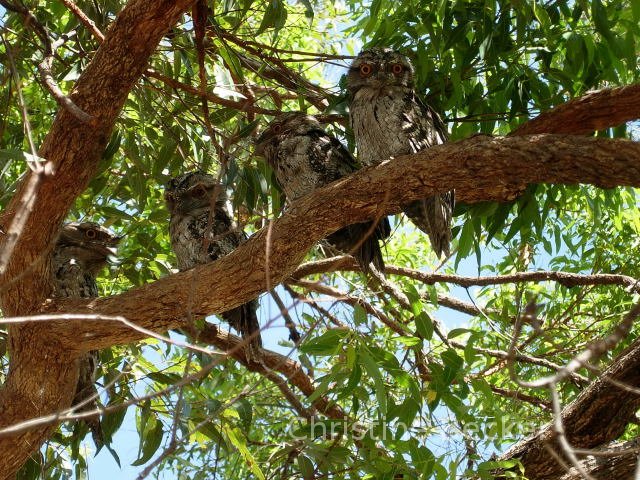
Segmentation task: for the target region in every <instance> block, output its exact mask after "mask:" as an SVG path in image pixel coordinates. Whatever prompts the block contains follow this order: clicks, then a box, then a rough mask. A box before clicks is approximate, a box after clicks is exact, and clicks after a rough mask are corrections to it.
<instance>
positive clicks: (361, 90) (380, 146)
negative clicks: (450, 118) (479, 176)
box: [347, 48, 455, 257]
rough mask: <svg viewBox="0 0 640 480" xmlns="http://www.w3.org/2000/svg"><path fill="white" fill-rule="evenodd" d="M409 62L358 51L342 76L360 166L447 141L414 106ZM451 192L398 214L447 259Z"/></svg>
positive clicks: (425, 108) (386, 52) (418, 104)
mask: <svg viewBox="0 0 640 480" xmlns="http://www.w3.org/2000/svg"><path fill="white" fill-rule="evenodd" d="M413 74H414V70H413V65H412V64H411V62H410V61H409V59H408V58H407V57H406V56H404V55H402V54H400V53H398V52H396V51H394V50H392V49H390V48H372V49H369V50H363V51H362V52H361V53H360V54H359V55H358V56H357V57H356V59H355V60H354V61H353V63H352V64H351V67H350V68H349V73H348V74H347V90H348V92H349V116H350V119H351V127H352V128H353V134H354V136H355V139H356V145H357V148H358V160H359V161H360V163H362V165H363V166H371V165H377V164H379V163H380V162H383V161H384V160H387V159H389V158H391V157H397V156H400V155H406V154H411V153H416V152H419V151H421V150H424V149H425V148H429V147H432V146H434V145H439V144H441V143H444V142H445V141H446V140H447V133H446V130H445V127H444V124H443V123H442V120H441V119H440V117H439V116H438V114H437V113H436V112H435V111H434V110H433V109H432V108H431V107H430V106H429V105H427V104H425V103H423V102H422V101H420V99H419V98H418V96H417V95H416V92H415V87H414V78H413ZM454 203H455V200H454V192H453V190H452V191H449V192H445V193H441V194H438V195H434V196H432V197H428V198H425V199H422V200H417V201H415V202H412V203H410V204H407V205H405V206H404V207H403V210H404V213H405V214H406V215H407V216H408V217H409V218H410V219H411V221H412V222H413V223H414V224H415V225H416V226H417V227H418V228H419V229H420V230H422V231H423V232H425V233H426V234H428V235H429V239H430V240H431V246H432V248H433V250H434V251H435V253H436V255H438V257H440V256H441V255H442V254H443V253H444V254H445V255H446V256H448V255H449V253H450V252H449V244H450V243H451V218H452V215H453V207H454Z"/></svg>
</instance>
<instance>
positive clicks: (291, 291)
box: [282, 283, 347, 328]
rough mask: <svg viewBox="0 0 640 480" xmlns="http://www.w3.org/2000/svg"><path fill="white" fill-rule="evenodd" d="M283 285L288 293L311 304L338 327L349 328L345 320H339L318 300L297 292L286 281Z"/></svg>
mask: <svg viewBox="0 0 640 480" xmlns="http://www.w3.org/2000/svg"><path fill="white" fill-rule="evenodd" d="M282 286H283V287H284V289H285V290H286V291H287V293H288V294H289V295H291V297H292V298H295V299H296V300H297V301H299V302H300V303H304V304H307V305H309V306H310V307H311V308H313V309H314V310H316V311H317V312H318V313H319V314H320V315H322V316H323V317H325V318H327V319H328V320H329V321H330V322H331V323H333V324H334V325H335V326H336V327H340V328H347V325H346V324H345V323H344V322H342V321H341V320H338V318H337V317H336V316H335V315H333V314H332V313H331V312H329V310H327V309H326V308H322V307H321V306H320V305H318V302H316V301H315V300H313V299H312V298H309V297H307V296H305V295H302V294H301V293H298V292H296V291H295V290H294V289H293V288H291V286H289V285H287V284H286V283H283V284H282Z"/></svg>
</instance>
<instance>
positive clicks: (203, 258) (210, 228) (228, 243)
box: [169, 209, 244, 270]
mask: <svg viewBox="0 0 640 480" xmlns="http://www.w3.org/2000/svg"><path fill="white" fill-rule="evenodd" d="M169 236H170V238H171V246H172V248H173V251H174V253H175V254H176V259H177V260H178V268H179V269H180V270H187V269H189V268H193V267H195V266H196V265H201V264H203V263H208V262H211V261H213V260H217V259H218V258H220V257H223V256H225V255H227V254H229V253H231V252H232V251H233V250H234V249H235V248H236V247H237V246H238V245H240V243H242V241H243V240H244V236H243V234H242V233H240V232H239V231H237V229H236V228H235V225H234V223H233V221H232V219H231V218H229V216H228V215H227V214H226V212H223V211H218V209H216V211H215V214H214V215H213V217H212V218H211V219H210V218H209V210H208V209H207V210H204V211H200V212H197V213H195V214H193V215H179V214H175V215H172V216H171V221H170V224H169Z"/></svg>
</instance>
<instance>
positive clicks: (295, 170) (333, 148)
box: [256, 112, 391, 272]
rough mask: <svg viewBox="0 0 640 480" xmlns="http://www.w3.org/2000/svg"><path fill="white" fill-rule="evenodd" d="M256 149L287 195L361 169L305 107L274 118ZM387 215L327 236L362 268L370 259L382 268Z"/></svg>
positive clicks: (307, 190) (293, 195) (302, 192)
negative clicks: (303, 111) (301, 110)
mask: <svg viewBox="0 0 640 480" xmlns="http://www.w3.org/2000/svg"><path fill="white" fill-rule="evenodd" d="M256 154H258V155H261V156H263V157H264V158H265V159H266V160H267V162H268V163H269V165H270V166H271V167H272V168H273V170H274V172H275V175H276V179H277V181H278V184H279V185H280V187H281V188H282V190H283V191H284V193H285V195H286V196H287V198H288V200H289V201H294V200H296V199H297V198H300V197H302V196H304V195H308V194H309V193H311V192H312V191H314V190H315V189H317V188H320V187H322V186H324V185H327V184H329V183H331V182H333V181H335V180H338V179H339V178H342V177H344V176H346V175H349V174H351V173H353V172H354V171H356V170H357V169H358V165H357V164H356V161H355V159H354V158H353V156H352V155H351V153H349V151H348V150H347V149H346V148H345V147H344V145H342V143H340V141H339V140H338V139H337V138H335V137H334V136H332V135H329V134H328V133H327V132H325V131H324V130H323V128H322V126H321V125H320V123H319V122H318V120H317V119H316V118H315V117H313V116H311V115H307V114H305V113H302V112H289V113H284V114H282V115H279V116H278V117H277V118H275V119H274V120H273V121H272V122H271V124H270V125H269V127H268V128H267V130H265V132H264V133H263V134H262V135H261V136H260V138H259V139H258V140H257V142H256ZM390 230H391V229H390V226H389V220H388V219H387V218H386V217H385V218H383V219H381V220H380V222H379V223H378V224H375V223H374V222H363V223H356V224H353V225H349V226H347V227H344V228H341V229H340V230H338V231H337V232H334V233H333V234H331V235H330V236H329V237H327V241H328V242H329V243H330V244H331V245H333V246H335V247H336V248H338V249H339V250H341V251H343V252H346V253H350V254H351V255H353V256H354V257H355V259H356V260H357V261H358V263H359V264H360V266H361V267H362V269H363V270H364V271H368V269H369V268H370V264H371V263H373V265H374V266H375V268H376V269H377V270H378V271H380V272H384V261H383V258H382V252H381V251H380V244H379V243H378V241H379V240H384V239H385V238H387V237H388V236H389V234H390Z"/></svg>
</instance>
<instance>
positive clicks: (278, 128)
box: [271, 123, 282, 135]
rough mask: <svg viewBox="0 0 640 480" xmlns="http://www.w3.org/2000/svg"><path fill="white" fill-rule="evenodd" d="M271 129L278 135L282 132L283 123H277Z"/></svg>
mask: <svg viewBox="0 0 640 480" xmlns="http://www.w3.org/2000/svg"><path fill="white" fill-rule="evenodd" d="M271 131H272V132H273V133H275V134H276V135H278V134H279V133H280V132H282V124H280V123H276V124H275V125H274V126H272V127H271Z"/></svg>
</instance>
